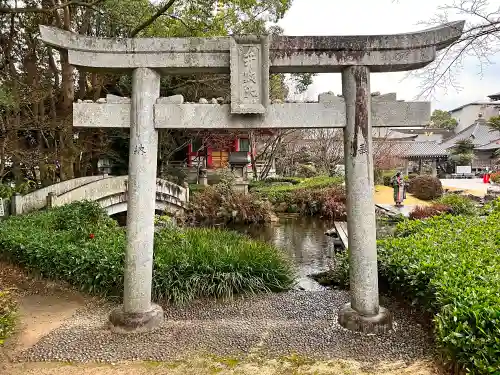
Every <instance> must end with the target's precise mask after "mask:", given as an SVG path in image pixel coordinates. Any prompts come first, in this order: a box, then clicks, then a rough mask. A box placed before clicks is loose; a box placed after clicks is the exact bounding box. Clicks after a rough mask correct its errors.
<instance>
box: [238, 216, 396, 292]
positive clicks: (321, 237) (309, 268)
mask: <svg viewBox="0 0 500 375" xmlns="http://www.w3.org/2000/svg"><path fill="white" fill-rule="evenodd" d="M331 228H333V222H331V221H328V220H322V219H319V218H316V217H299V216H295V215H293V216H281V217H280V220H279V223H275V224H271V225H265V226H263V225H252V226H236V227H235V226H233V227H231V229H233V230H236V231H238V232H241V233H245V234H247V235H249V236H250V237H252V238H254V239H257V240H261V241H265V242H268V243H272V244H274V245H276V246H278V247H280V248H282V249H284V250H285V251H286V252H287V253H288V255H289V256H290V257H291V259H292V260H293V262H294V263H295V265H296V267H297V272H298V275H297V278H298V280H297V282H298V284H297V286H298V287H299V288H300V289H304V290H312V291H314V290H323V289H324V287H323V286H321V285H320V284H318V283H317V282H316V281H314V280H313V279H311V278H310V277H308V276H309V275H311V274H314V273H319V272H323V271H327V270H328V269H330V267H331V265H332V257H333V255H334V252H335V246H334V240H333V238H331V237H328V236H326V235H325V232H326V231H327V230H329V229H331ZM391 228H392V225H390V224H388V223H387V222H384V221H380V220H379V221H377V235H378V236H379V237H380V236H382V235H388V234H390V232H391ZM336 251H341V250H340V249H338V248H337V250H336Z"/></svg>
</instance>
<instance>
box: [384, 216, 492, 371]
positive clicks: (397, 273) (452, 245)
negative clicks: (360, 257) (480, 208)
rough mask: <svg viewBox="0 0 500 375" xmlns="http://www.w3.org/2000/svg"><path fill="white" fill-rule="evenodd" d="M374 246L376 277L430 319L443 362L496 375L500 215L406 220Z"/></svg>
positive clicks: (467, 369) (466, 369)
mask: <svg viewBox="0 0 500 375" xmlns="http://www.w3.org/2000/svg"><path fill="white" fill-rule="evenodd" d="M378 245H379V248H378V250H379V252H378V255H379V274H380V277H381V278H383V279H384V280H385V281H387V283H388V285H389V286H390V288H392V289H394V290H396V291H397V292H398V293H401V294H402V295H403V296H404V297H407V298H409V299H411V300H413V302H414V303H418V304H419V305H421V306H423V307H424V308H426V309H427V310H428V311H431V312H433V313H434V314H435V318H434V324H435V333H436V341H437V343H438V345H439V346H440V347H441V348H442V350H443V352H444V353H445V355H446V358H447V359H449V360H450V361H451V362H452V363H454V364H455V365H456V366H457V367H458V368H460V369H463V370H465V372H467V373H470V374H498V373H500V251H499V249H500V212H492V213H491V214H490V215H489V216H487V217H486V218H479V217H477V216H464V215H462V216H451V215H442V216H438V217H435V218H431V219H428V220H425V221H408V220H407V221H405V222H403V223H400V224H398V227H397V231H396V237H394V238H389V239H384V240H381V241H379V243H378Z"/></svg>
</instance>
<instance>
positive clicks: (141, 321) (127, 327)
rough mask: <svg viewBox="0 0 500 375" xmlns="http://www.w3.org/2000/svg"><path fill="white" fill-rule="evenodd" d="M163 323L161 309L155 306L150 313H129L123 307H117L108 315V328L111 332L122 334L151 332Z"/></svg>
mask: <svg viewBox="0 0 500 375" xmlns="http://www.w3.org/2000/svg"><path fill="white" fill-rule="evenodd" d="M162 323H163V309H162V308H161V307H160V306H158V305H155V304H152V305H151V310H150V311H145V312H142V313H129V312H126V311H124V310H123V307H122V306H120V307H117V308H116V309H114V310H113V311H112V312H111V314H110V315H109V327H110V329H111V331H112V332H115V333H122V334H132V333H144V332H152V331H154V330H156V329H158V328H159V327H160V325H161V324H162Z"/></svg>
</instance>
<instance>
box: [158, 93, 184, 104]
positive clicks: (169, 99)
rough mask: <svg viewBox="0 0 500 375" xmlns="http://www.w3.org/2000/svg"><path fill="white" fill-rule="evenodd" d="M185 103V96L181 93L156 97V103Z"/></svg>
mask: <svg viewBox="0 0 500 375" xmlns="http://www.w3.org/2000/svg"><path fill="white" fill-rule="evenodd" d="M183 103H184V96H182V95H180V94H178V95H171V96H166V97H161V98H158V99H156V104H183Z"/></svg>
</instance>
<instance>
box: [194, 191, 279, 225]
mask: <svg viewBox="0 0 500 375" xmlns="http://www.w3.org/2000/svg"><path fill="white" fill-rule="evenodd" d="M186 216H187V220H188V222H190V223H203V224H221V223H230V222H232V223H240V224H241V223H247V224H248V223H265V222H270V221H272V220H273V217H274V211H273V207H272V205H271V203H269V202H268V201H266V200H264V199H262V198H261V197H257V196H255V195H253V194H244V193H240V192H235V191H233V190H232V188H231V187H226V186H224V185H220V184H218V185H212V186H207V187H206V188H205V189H203V190H202V191H199V192H198V193H197V194H195V195H194V196H193V198H192V199H191V200H190V202H189V206H188V210H187V213H186Z"/></svg>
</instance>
